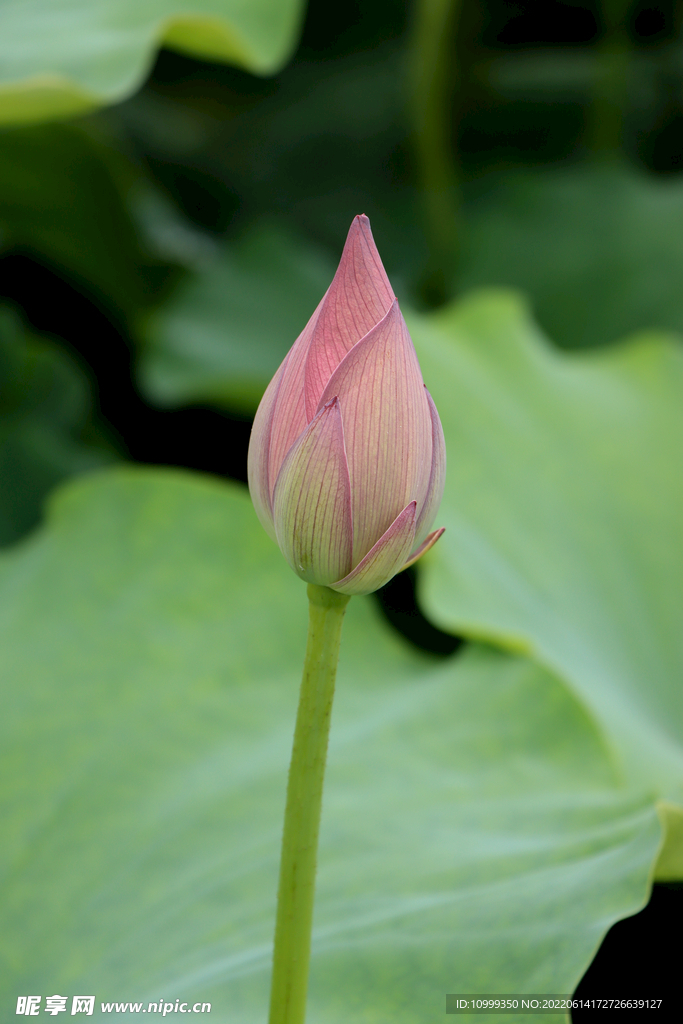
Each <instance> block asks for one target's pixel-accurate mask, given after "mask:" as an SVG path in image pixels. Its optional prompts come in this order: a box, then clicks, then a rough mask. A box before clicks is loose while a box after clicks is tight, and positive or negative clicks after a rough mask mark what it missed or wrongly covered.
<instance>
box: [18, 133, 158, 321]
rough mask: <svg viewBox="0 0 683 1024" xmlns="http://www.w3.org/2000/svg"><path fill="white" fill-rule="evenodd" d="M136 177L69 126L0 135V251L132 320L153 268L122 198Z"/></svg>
mask: <svg viewBox="0 0 683 1024" xmlns="http://www.w3.org/2000/svg"><path fill="white" fill-rule="evenodd" d="M134 177H135V172H133V171H132V170H131V169H130V168H129V167H128V166H127V165H126V163H125V158H124V157H123V155H122V154H118V153H117V154H115V153H114V152H113V151H112V148H111V146H108V145H105V144H104V143H101V142H98V141H96V140H95V139H94V138H93V137H91V136H89V135H88V134H87V132H86V131H84V130H83V129H81V128H79V127H77V126H75V125H58V124H52V125H31V126H29V127H21V128H5V129H3V130H2V132H0V236H1V241H2V245H3V247H5V248H8V247H12V248H15V249H19V250H21V251H26V252H28V253H29V254H30V255H31V256H32V257H33V258H35V259H37V260H38V261H39V262H42V263H46V264H48V265H49V266H50V267H52V268H53V269H54V270H55V272H56V273H58V274H60V275H65V276H66V277H67V278H69V279H70V281H71V282H72V283H73V284H75V285H76V287H78V288H79V289H80V290H83V291H86V292H89V293H90V295H91V297H94V298H95V299H96V300H97V301H99V302H100V303H104V304H106V306H107V307H108V308H109V310H113V311H115V312H116V313H118V314H119V315H121V314H123V315H130V314H131V312H132V311H135V312H137V309H138V307H139V306H140V305H141V304H143V303H144V302H145V301H148V296H147V291H148V282H147V280H146V271H147V270H148V269H149V264H150V263H151V262H152V261H151V259H150V257H149V255H148V254H146V253H145V252H144V250H143V248H142V246H141V244H140V241H139V239H138V235H137V231H136V228H135V226H134V224H133V221H132V219H131V216H130V212H129V210H128V206H127V202H126V198H125V192H126V186H128V185H129V184H130V182H129V181H128V180H127V179H128V178H134ZM122 179H125V180H122Z"/></svg>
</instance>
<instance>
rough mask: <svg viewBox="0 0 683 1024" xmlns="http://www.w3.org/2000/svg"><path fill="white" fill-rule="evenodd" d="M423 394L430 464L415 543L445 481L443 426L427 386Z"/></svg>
mask: <svg viewBox="0 0 683 1024" xmlns="http://www.w3.org/2000/svg"><path fill="white" fill-rule="evenodd" d="M425 395H426V396H427V404H428V405H429V412H430V415H431V418H432V466H431V472H430V475H429V483H428V485H427V496H426V498H425V502H424V504H423V506H422V508H421V509H419V512H418V517H417V524H416V526H415V543H416V544H421V543H422V541H423V540H424V538H425V537H426V536H427V533H428V532H429V528H430V526H431V525H432V523H433V522H434V519H435V518H436V513H437V512H438V511H439V505H440V504H441V499H442V498H443V489H444V485H445V483H446V442H445V440H444V436H443V427H442V426H441V420H440V419H439V414H438V412H437V410H436V406H435V405H434V400H433V399H432V396H431V395H430V394H429V392H428V391H427V388H425ZM425 550H426V549H425ZM411 564H412V563H411Z"/></svg>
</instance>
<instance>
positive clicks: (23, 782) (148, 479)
mask: <svg viewBox="0 0 683 1024" xmlns="http://www.w3.org/2000/svg"><path fill="white" fill-rule="evenodd" d="M305 605H306V599H305V588H304V587H303V585H302V584H301V583H300V581H299V580H297V579H296V577H295V576H294V575H293V574H292V573H291V572H290V571H289V569H288V567H287V566H286V564H285V563H284V560H283V559H282V557H281V556H280V554H279V552H278V551H277V549H276V548H275V546H274V545H273V544H272V543H271V541H270V540H269V539H268V538H267V537H266V535H265V534H264V532H263V530H262V529H261V528H260V526H259V525H258V523H257V520H256V517H255V515H254V513H253V510H252V508H251V504H250V502H249V499H248V497H247V494H246V492H245V491H244V490H242V489H241V488H239V487H238V486H237V485H230V486H228V485H225V484H222V483H219V482H218V481H212V480H209V479H204V478H201V477H198V476H192V475H190V474H187V473H182V472H179V471H160V470H134V469H130V468H126V469H118V470H113V471H109V472H106V473H103V474H98V475H95V476H92V477H90V478H85V479H84V478H81V480H79V481H77V482H75V483H72V484H70V485H69V486H68V487H67V488H66V489H64V490H63V491H61V492H60V493H59V495H58V497H57V498H56V499H55V500H54V501H53V502H52V503H51V508H50V516H49V520H48V523H47V525H46V527H45V528H44V529H43V530H41V531H40V532H39V533H37V534H36V535H35V536H34V537H33V538H32V539H30V540H29V541H28V542H26V543H24V544H23V545H21V546H19V547H17V548H14V549H13V550H12V551H11V552H9V553H7V554H6V555H4V556H3V560H2V563H1V566H0V633H1V634H2V641H1V642H2V651H3V667H2V677H1V678H2V687H3V716H2V721H1V724H0V730H1V731H2V745H1V748H0V749H2V772H1V773H0V779H2V783H1V793H2V803H3V809H2V820H3V831H2V872H3V876H4V879H5V890H4V896H3V904H2V927H1V928H0V949H1V950H2V956H3V959H4V964H5V968H4V970H3V972H2V978H3V982H2V984H3V985H4V987H5V988H4V993H5V994H4V1005H7V1006H8V1007H9V1009H8V1010H7V1011H6V1012H7V1014H12V1015H13V1014H14V1007H15V1006H16V997H17V996H18V995H21V994H28V993H42V994H43V995H48V994H50V995H51V994H53V993H59V994H61V995H67V996H72V995H75V994H94V995H96V997H97V1005H98V1009H97V1011H96V1013H95V1015H94V1016H95V1017H96V1018H98V1019H99V1017H100V1016H104V1014H103V1013H102V1012H101V1010H100V1008H99V1004H100V1002H101V1001H104V1000H117V1001H119V1002H123V1001H128V1000H140V1001H142V1002H143V1004H144V1005H145V1007H146V1005H147V1002H148V1001H150V1000H154V999H157V1000H158V999H160V998H161V999H163V1000H168V1001H171V1002H173V1003H174V1002H175V1000H176V998H180V999H186V1000H188V1001H189V1002H191V1003H194V1002H195V1001H200V1000H201V1001H210V1002H211V1003H212V1011H211V1012H212V1015H213V1016H212V1019H217V1020H219V1021H221V1022H226V1024H227V1022H231V1024H247V1022H256V1021H263V1020H264V1019H265V1017H266V1004H267V991H268V975H269V958H270V943H271V934H272V928H273V916H274V903H275V884H276V873H277V859H278V845H279V838H280V829H281V818H282V810H283V800H284V789H285V780H286V771H287V762H288V758H289V750H290V743H291V735H292V727H293V719H294V714H295V706H296V700H297V689H298V679H299V676H300V669H301V661H302V657H303V652H304V645H305V629H306V608H305ZM344 633H345V635H344V639H343V648H342V655H341V663H340V670H339V678H338V687H337V691H338V692H337V699H336V706H335V710H334V718H333V726H332V737H331V748H330V760H329V771H328V780H327V786H326V796H325V806H324V812H323V826H322V836H321V854H320V870H319V879H318V900H317V905H316V918H315V934H314V950H313V964H312V979H311V1012H310V1018H309V1019H310V1020H311V1022H312V1024H316V1022H323V1021H324V1022H325V1024H337V1022H339V1024H341V1022H346V1021H348V1020H350V1019H353V1020H358V1021H363V1022H366V1024H371V1022H377V1024H384V1022H386V1021H387V1020H391V1021H396V1022H398V1024H413V1022H415V1024H421V1022H425V1021H432V1020H437V1019H440V1018H441V1015H442V1014H443V1012H444V997H445V994H446V993H447V992H458V991H461V992H462V991H468V992H482V993H483V992H501V991H502V992H515V991H516V992H524V991H532V992H538V991H541V992H569V991H571V990H572V988H573V987H574V986H575V984H576V983H577V981H578V980H579V978H580V976H581V974H582V972H583V970H584V969H585V967H586V965H587V964H588V962H589V961H590V958H591V956H592V954H593V952H594V950H595V948H596V947H597V945H598V943H599V942H600V940H601V937H602V936H603V935H604V933H605V932H606V930H607V929H608V927H609V926H610V924H611V923H612V922H613V921H614V920H615V918H618V917H620V916H623V915H626V914H629V913H632V912H633V911H635V910H636V909H637V908H638V907H640V906H642V904H643V903H644V901H645V899H646V894H647V885H648V877H649V871H650V868H651V865H652V862H653V860H654V858H655V856H656V853H657V849H658V844H659V841H660V828H659V825H658V821H657V817H656V812H655V808H654V804H653V800H652V797H651V795H648V794H647V793H646V792H645V791H643V790H639V789H637V788H634V787H629V786H627V785H625V784H624V783H623V782H622V780H621V779H620V778H619V777H618V775H617V774H616V773H615V771H614V768H613V765H612V763H611V760H610V756H609V753H608V751H607V750H606V748H605V746H604V743H603V740H602V737H601V735H600V732H599V730H598V729H597V728H596V726H595V724H594V722H593V721H591V719H590V717H589V716H588V715H587V714H586V711H585V709H584V707H583V706H582V704H581V702H580V701H578V700H577V699H576V697H575V696H574V695H573V694H572V693H571V691H569V690H568V689H567V688H566V687H565V686H564V685H563V684H562V683H560V682H559V681H558V680H557V679H556V678H554V677H553V676H552V675H550V674H549V673H548V672H547V671H545V670H544V669H542V668H541V667H539V666H538V665H536V664H534V663H532V662H529V661H527V660H526V659H524V658H523V657H520V656H515V655H511V654H507V653H504V652H501V651H496V650H494V649H491V648H486V647H474V646H473V647H470V648H468V649H466V652H465V654H464V656H458V657H455V658H453V659H449V660H437V659H434V658H432V657H428V656H426V655H422V654H418V653H414V652H412V651H411V650H409V649H408V647H407V646H406V644H405V642H404V641H403V640H402V638H400V637H398V636H397V635H396V634H393V633H391V632H390V631H389V629H388V627H387V626H386V625H385V624H384V623H383V622H382V621H380V620H379V618H378V614H377V611H376V606H375V605H374V604H373V603H372V602H371V600H369V599H365V598H357V599H354V600H353V601H352V602H351V605H350V607H349V610H348V613H347V622H346V624H345V631H344ZM112 1016H114V1017H115V1016H116V1015H115V1014H111V1015H107V1019H111V1017H112ZM121 1016H122V1018H123V1016H124V1015H123V1014H122V1015H121ZM125 1019H126V1020H130V1019H141V1020H142V1019H146V1018H142V1017H141V1016H140V1014H136V1013H131V1012H128V1013H127V1014H126V1015H125ZM489 1019H491V1020H495V1019H497V1018H494V1017H491V1018H489ZM500 1019H502V1020H505V1019H507V1018H500ZM520 1019H522V1020H526V1019H527V1018H520ZM548 1019H549V1020H550V1021H559V1020H561V1019H564V1018H563V1016H562V1015H559V1016H558V1015H555V1016H552V1017H550V1018H548Z"/></svg>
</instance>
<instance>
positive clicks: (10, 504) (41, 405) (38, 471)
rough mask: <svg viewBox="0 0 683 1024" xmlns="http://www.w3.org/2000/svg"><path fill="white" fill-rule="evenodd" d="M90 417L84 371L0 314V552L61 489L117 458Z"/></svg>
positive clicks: (6, 314) (15, 319)
mask: <svg viewBox="0 0 683 1024" xmlns="http://www.w3.org/2000/svg"><path fill="white" fill-rule="evenodd" d="M90 412H91V403H90V389H89V386H88V382H87V381H86V379H85V377H84V375H83V372H82V370H81V369H80V368H79V367H78V366H76V364H75V363H74V362H73V361H72V360H71V359H70V358H69V357H68V356H67V355H66V354H65V353H64V352H63V351H62V350H61V349H59V348H57V346H56V345H54V344H52V343H50V342H49V341H46V340H45V339H39V338H36V337H33V336H32V335H29V334H26V333H25V332H24V330H23V329H22V326H21V323H20V321H19V319H18V317H17V316H16V315H15V314H14V313H12V311H11V310H9V309H7V308H3V307H0V545H4V544H9V543H11V542H13V541H15V540H17V539H18V538H19V537H21V536H23V535H24V534H25V533H26V532H27V531H28V530H30V529H31V528H32V527H34V526H35V525H36V524H37V522H38V521H39V519H40V516H41V511H42V505H43V501H44V499H45V496H46V495H47V493H48V492H49V491H50V490H51V489H52V488H53V487H54V486H55V485H56V484H57V483H59V482H60V481H61V480H63V479H64V478H65V477H68V476H72V475H74V474H75V473H82V472H84V471H85V470H89V469H93V468H94V467H96V466H101V465H103V464H105V463H106V462H109V461H111V460H112V459H113V458H115V456H114V453H113V451H111V449H109V448H108V447H107V445H106V443H105V442H104V440H103V439H102V438H98V437H97V435H96V433H95V431H94V430H93V426H92V423H91V422H90Z"/></svg>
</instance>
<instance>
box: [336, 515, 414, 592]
mask: <svg viewBox="0 0 683 1024" xmlns="http://www.w3.org/2000/svg"><path fill="white" fill-rule="evenodd" d="M415 509H416V502H414V501H411V502H410V504H409V505H406V507H405V508H404V509H403V511H402V512H400V513H399V515H398V516H397V517H396V519H394V521H393V523H392V524H391V526H390V527H389V529H388V530H387V531H386V533H384V534H383V536H381V537H380V539H379V540H378V541H377V543H376V544H375V545H374V547H372V548H371V549H370V551H368V553H367V555H366V556H365V558H363V560H362V561H361V562H359V563H358V565H357V566H356V568H355V569H353V571H352V572H350V573H349V574H348V576H345V577H344V579H342V580H338V581H337V582H336V583H330V584H328V586H330V587H331V589H332V590H337V591H339V593H340V594H372V592H373V591H375V590H379V588H380V587H383V586H384V584H385V583H388V582H389V580H390V579H391V577H392V576H395V575H396V573H397V572H398V571H399V569H400V568H401V567H402V566H403V563H404V562H405V560H406V557H407V556H408V553H409V552H410V549H411V548H412V546H413V542H414V540H415Z"/></svg>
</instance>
